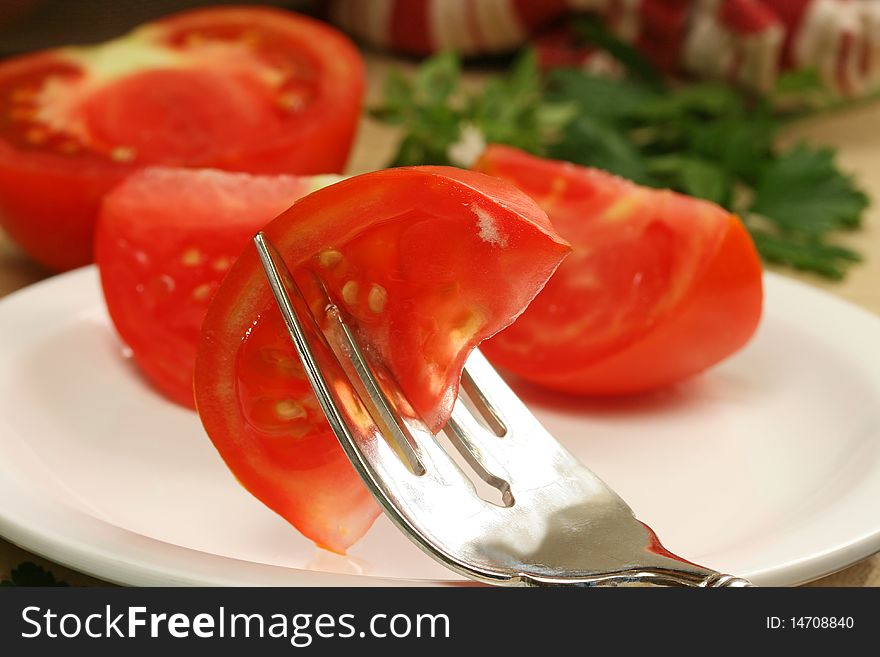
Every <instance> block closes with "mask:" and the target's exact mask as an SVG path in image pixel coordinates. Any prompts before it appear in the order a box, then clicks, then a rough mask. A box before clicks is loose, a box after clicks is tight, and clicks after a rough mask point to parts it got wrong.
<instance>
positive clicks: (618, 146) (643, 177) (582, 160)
mask: <svg viewBox="0 0 880 657" xmlns="http://www.w3.org/2000/svg"><path fill="white" fill-rule="evenodd" d="M549 155H550V157H553V158H555V159H558V160H568V161H569V162H574V163H576V164H582V165H584V166H591V167H596V168H599V169H604V170H605V171H610V172H611V173H615V174H617V175H618V176H623V177H624V178H629V179H630V180H634V181H635V182H638V183H641V184H645V185H648V184H652V183H653V182H654V181H653V180H652V179H651V177H650V175H649V173H648V169H647V166H646V163H645V160H644V157H643V156H642V154H641V153H640V152H639V149H638V148H637V147H636V145H635V144H633V142H632V141H631V140H630V139H629V138H627V136H626V134H625V133H623V132H621V131H620V130H618V129H616V128H615V127H614V126H613V125H611V124H610V123H607V122H605V121H603V120H602V119H600V118H597V117H594V116H591V115H589V114H581V115H580V116H578V117H577V118H576V119H575V120H574V121H572V122H571V123H570V124H569V125H568V128H567V129H566V131H565V133H564V135H563V138H562V139H561V140H560V141H559V143H557V144H555V145H554V146H553V147H552V148H551V149H550V151H549Z"/></svg>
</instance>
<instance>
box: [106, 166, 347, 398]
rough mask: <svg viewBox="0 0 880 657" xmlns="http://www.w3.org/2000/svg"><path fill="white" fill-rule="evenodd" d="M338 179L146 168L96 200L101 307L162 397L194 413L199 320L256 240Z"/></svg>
mask: <svg viewBox="0 0 880 657" xmlns="http://www.w3.org/2000/svg"><path fill="white" fill-rule="evenodd" d="M339 179H340V177H339V176H334V175H325V176H253V175H250V174H246V173H230V172H226V171H218V170H215V169H172V168H164V167H149V168H147V169H143V170H142V171H139V172H137V173H134V174H132V175H131V176H130V177H129V178H127V179H126V180H125V181H124V182H123V183H121V184H120V185H118V186H117V187H115V188H114V189H112V190H111V191H110V193H108V194H107V196H105V197H104V203H103V206H102V209H101V214H100V216H99V218H98V225H97V228H96V231H95V260H96V262H97V264H98V269H99V270H100V272H101V285H102V287H103V289H104V299H105V300H106V302H107V310H108V311H109V312H110V317H111V319H112V320H113V323H114V325H115V326H116V330H117V331H118V332H119V335H120V336H121V337H122V339H123V340H124V341H125V342H126V343H127V344H128V346H129V347H130V348H131V351H132V355H133V356H134V359H135V361H136V362H137V364H138V365H139V366H140V368H141V370H142V371H143V372H144V374H146V376H147V378H148V379H149V380H150V381H151V382H152V383H153V384H154V385H155V386H156V387H157V388H158V389H159V390H161V391H162V392H163V393H164V394H165V395H167V396H168V397H170V398H171V399H173V400H174V401H176V402H178V403H180V404H183V405H185V406H189V407H190V408H194V407H195V402H194V400H193V391H192V373H193V367H194V365H195V360H196V347H197V345H198V341H199V335H200V333H201V329H202V320H203V319H204V317H205V313H206V312H207V310H208V303H209V302H210V300H211V298H212V297H213V296H214V293H215V292H216V291H217V288H218V287H219V286H220V281H221V280H223V277H224V276H225V275H226V272H227V271H228V270H229V267H231V266H232V263H233V262H234V260H235V258H236V257H237V256H238V254H239V253H240V252H241V250H242V249H243V248H244V247H245V245H247V244H248V242H249V240H250V238H251V237H252V236H253V235H254V233H256V232H257V231H258V230H259V229H260V228H262V227H263V226H264V225H266V224H267V223H269V221H271V220H272V219H274V218H275V217H276V216H278V215H279V214H281V212H282V211H283V210H286V209H287V208H289V207H290V206H291V205H292V204H293V202H294V201H295V200H296V199H298V198H300V197H301V196H305V195H306V194H308V193H309V192H311V191H314V190H315V189H318V188H319V187H323V186H324V185H328V184H330V183H332V182H336V181H338V180H339Z"/></svg>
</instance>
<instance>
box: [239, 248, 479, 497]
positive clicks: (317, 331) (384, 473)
mask: <svg viewBox="0 0 880 657" xmlns="http://www.w3.org/2000/svg"><path fill="white" fill-rule="evenodd" d="M254 244H255V246H256V248H257V252H258V254H259V256H260V262H261V264H262V265H263V269H264V270H265V272H266V277H267V279H268V281H269V285H270V287H271V289H272V293H273V296H274V297H275V301H276V302H277V304H278V307H279V309H280V310H281V314H282V317H283V319H284V322H285V325H286V327H287V329H288V332H289V333H290V337H291V339H292V340H293V343H294V346H295V348H296V351H297V354H298V355H299V357H300V360H302V362H303V368H304V369H305V372H306V375H307V377H308V380H309V383H310V384H311V385H312V388H313V390H314V391H315V395H316V396H317V398H318V402H319V403H320V405H321V408H322V410H323V411H324V413H325V415H326V416H327V419H328V422H329V423H330V426H331V428H332V429H333V431H334V433H335V434H336V436H337V438H339V440H340V442H341V443H342V446H343V448H344V449H345V451H346V453H347V455H348V456H349V458H350V459H351V460H352V462H353V463H354V465H355V467H356V468H358V470H359V474H361V477H362V478H364V480H365V482H367V485H368V486H369V487H370V488H371V489H372V490H373V491H374V492H376V490H378V489H381V488H382V486H386V487H393V486H394V485H395V482H399V481H407V479H403V480H401V472H399V468H398V467H397V464H405V469H407V470H408V471H409V473H411V474H414V475H417V476H420V475H423V474H425V473H426V470H430V475H431V476H432V477H438V478H440V479H441V480H444V481H446V482H449V480H450V477H452V478H455V477H457V476H460V474H461V473H460V471H459V470H458V468H457V466H456V465H455V463H454V461H452V459H451V458H449V456H448V455H447V454H446V453H445V452H444V451H443V449H442V448H441V447H440V446H439V445H437V443H436V441H435V439H434V437H433V435H432V434H431V433H430V432H429V431H428V430H427V428H426V427H424V425H423V424H422V423H421V421H420V420H418V419H417V418H415V417H407V416H406V414H404V413H402V412H401V410H400V409H399V407H397V406H396V405H395V404H394V403H393V402H392V401H391V400H390V399H389V398H388V395H386V393H385V391H384V390H383V389H382V387H381V386H380V385H379V383H378V381H377V380H376V377H375V376H374V374H373V373H372V371H371V368H370V366H369V364H368V362H367V359H366V357H365V355H364V353H363V351H362V350H361V348H360V346H359V345H358V343H357V340H355V338H354V336H353V335H352V332H351V329H349V327H348V326H347V325H346V323H345V321H344V320H343V318H342V315H341V313H340V312H339V309H338V308H337V307H336V305H335V304H334V303H333V302H332V301H331V299H330V298H329V295H328V293H327V290H326V288H325V287H324V285H323V283H322V282H321V281H320V280H318V279H317V277H315V280H314V281H313V282H314V283H315V285H316V287H315V293H316V294H318V295H320V298H321V301H322V302H323V303H324V305H325V314H326V318H327V319H328V320H329V324H330V326H329V330H328V333H330V334H332V338H333V340H331V341H328V339H327V336H326V335H325V333H324V331H322V329H321V327H319V326H318V325H317V323H316V321H315V318H314V316H313V315H312V312H311V311H310V310H309V306H308V303H307V302H306V299H305V295H304V294H303V291H302V289H301V288H300V287H299V285H298V284H297V282H296V281H295V280H294V278H293V276H292V275H291V273H290V271H289V270H288V268H287V266H286V264H285V263H284V260H283V258H282V257H281V255H280V254H279V253H278V252H277V250H276V249H275V247H274V245H272V243H271V242H270V241H269V240H268V239H267V238H266V236H265V235H264V234H262V233H258V234H257V235H256V237H255V238H254ZM395 396H396V397H400V396H401V395H395ZM382 436H385V438H386V439H383V438H382ZM426 466H427V468H426ZM408 479H412V478H411V477H410V478H408ZM413 485H414V484H413Z"/></svg>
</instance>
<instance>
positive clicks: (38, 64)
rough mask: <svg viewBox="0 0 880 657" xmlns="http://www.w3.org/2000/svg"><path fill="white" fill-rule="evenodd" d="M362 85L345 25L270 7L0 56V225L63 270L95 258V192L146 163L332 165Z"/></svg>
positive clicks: (193, 16) (346, 139) (192, 16)
mask: <svg viewBox="0 0 880 657" xmlns="http://www.w3.org/2000/svg"><path fill="white" fill-rule="evenodd" d="M363 90H364V72H363V62H362V60H361V58H360V55H359V54H358V52H357V50H356V49H355V47H354V46H353V45H352V44H351V42H350V41H349V40H348V39H347V38H346V37H344V36H343V35H342V34H341V33H339V32H337V31H336V30H335V29H333V28H331V27H329V26H327V25H325V24H323V23H320V22H318V21H315V20H312V19H310V18H306V17H304V16H299V15H297V14H293V13H291V12H286V11H282V10H278V9H271V8H268V7H227V8H223V7H218V8H212V9H202V10H196V11H190V12H185V13H180V14H175V15H173V16H169V17H167V18H164V19H161V20H158V21H155V22H152V23H146V24H144V25H142V26H141V27H139V28H138V29H136V30H134V31H133V32H131V33H130V34H128V35H126V36H123V37H121V38H119V39H116V40H113V41H108V42H106V43H103V44H99V45H96V46H88V47H71V48H59V49H56V50H49V51H44V52H41V53H36V54H31V55H24V56H21V57H17V58H12V59H9V60H6V61H3V62H2V63H0V225H2V226H3V228H5V230H6V231H7V232H8V233H9V234H10V236H11V237H12V238H13V239H14V240H15V241H16V242H18V243H19V245H21V247H22V248H23V249H24V250H25V251H27V252H28V253H29V254H30V255H31V256H32V257H33V258H34V259H36V260H38V261H39V262H41V263H42V264H44V265H45V266H47V267H49V268H51V269H55V270H64V269H70V268H73V267H77V266H80V265H84V264H86V263H88V262H89V261H90V260H91V254H92V231H93V226H94V222H95V219H96V217H97V213H98V207H99V203H100V200H101V198H102V196H103V195H104V194H105V193H106V192H107V191H108V190H109V189H110V188H111V187H113V186H114V185H115V184H116V183H118V182H119V181H121V180H122V179H123V178H124V177H125V176H126V175H127V174H129V173H131V172H132V171H134V170H136V169H139V168H143V167H144V166H147V165H156V164H162V165H173V166H186V167H215V168H220V169H227V170H232V171H246V172H251V173H295V174H319V173H331V172H339V171H341V170H342V168H343V166H344V165H345V161H346V158H347V156H348V151H349V149H350V147H351V142H352V139H353V137H354V133H355V128H356V126H357V122H358V118H359V114H360V107H361V100H362V96H363Z"/></svg>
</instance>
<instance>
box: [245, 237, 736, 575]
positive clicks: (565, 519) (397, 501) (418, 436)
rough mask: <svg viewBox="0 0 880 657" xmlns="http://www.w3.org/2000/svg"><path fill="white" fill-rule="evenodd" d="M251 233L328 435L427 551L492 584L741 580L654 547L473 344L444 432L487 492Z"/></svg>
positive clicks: (334, 316) (324, 293) (327, 299)
mask: <svg viewBox="0 0 880 657" xmlns="http://www.w3.org/2000/svg"><path fill="white" fill-rule="evenodd" d="M254 242H255V246H256V248H257V251H258V253H259V256H260V261H261V263H262V265H263V268H264V270H265V273H266V277H267V279H268V282H269V285H270V287H271V289H272V293H273V296H274V297H275V301H276V302H277V304H278V307H279V309H280V311H281V314H282V317H283V319H284V322H285V325H286V326H287V329H288V332H289V333H290V337H291V340H292V341H293V343H294V346H295V348H296V351H297V353H298V355H299V357H300V359H301V360H302V363H303V367H304V369H305V372H306V375H307V377H308V380H309V382H310V383H311V385H312V388H313V389H314V391H315V394H316V396H317V398H318V401H319V402H320V404H321V408H322V409H323V411H324V413H325V414H326V416H327V419H328V421H329V423H330V426H331V427H332V429H333V431H334V433H335V434H336V436H337V438H338V439H339V441H340V443H341V444H342V448H343V449H344V450H345V453H346V454H347V456H348V457H349V459H350V460H351V462H352V464H353V465H354V467H355V469H356V470H357V472H358V474H359V475H360V476H361V478H362V479H363V481H364V483H365V484H366V485H367V487H368V488H369V490H370V492H371V493H372V494H373V496H374V497H375V498H376V500H377V501H378V502H379V504H380V505H381V506H382V508H383V509H384V511H385V513H386V514H387V515H388V516H389V517H390V518H391V520H392V521H394V523H395V524H396V525H397V526H398V527H399V528H400V529H401V530H402V531H403V532H404V533H405V534H406V535H407V536H408V537H409V538H410V539H412V540H413V541H414V542H415V543H416V544H417V545H418V546H419V547H420V548H422V549H423V550H424V551H425V552H427V553H428V554H429V555H430V556H431V557H433V558H434V559H436V560H437V561H439V562H440V563H442V564H443V565H445V566H447V567H448V568H450V569H451V570H453V571H455V572H457V573H459V574H461V575H464V576H466V577H468V578H471V579H474V580H477V581H480V582H484V583H487V584H494V585H505V586H548V585H576V586H689V587H742V586H751V584H750V583H749V582H748V581H747V580H745V579H742V578H739V577H734V576H732V575H723V574H721V573H719V572H716V571H714V570H711V569H708V568H704V567H702V566H698V565H696V564H694V563H691V562H689V561H687V560H685V559H682V558H680V557H678V556H676V555H674V554H672V553H671V552H669V551H668V550H666V549H665V548H664V547H663V546H662V545H661V544H660V541H659V540H658V539H657V536H656V535H655V534H654V532H653V531H652V530H651V529H650V527H648V526H647V525H646V524H644V523H642V522H641V521H639V520H638V519H637V518H636V517H635V516H634V515H633V512H632V510H631V509H630V508H629V506H628V505H627V504H626V502H624V501H623V499H621V497H620V496H619V495H617V493H615V492H614V491H613V490H611V488H609V487H608V486H607V485H606V484H605V483H604V482H602V481H601V480H600V479H599V478H598V477H597V476H596V475H595V474H593V473H592V472H591V471H590V470H588V469H587V468H586V467H584V466H583V465H582V464H581V463H579V462H578V461H577V459H575V458H574V456H572V455H571V454H570V453H569V452H568V451H567V450H566V449H565V448H564V447H562V445H560V444H559V443H558V442H557V441H556V440H555V439H554V438H553V437H552V436H551V435H550V434H549V433H548V432H547V431H546V430H545V429H544V428H543V427H542V426H541V424H540V422H538V420H537V419H536V418H535V417H534V415H533V414H532V413H531V411H529V410H528V408H526V406H525V404H523V403H522V401H520V399H519V398H518V397H517V396H516V394H514V392H513V391H512V390H511V389H510V388H509V387H508V386H507V384H506V383H505V382H504V380H503V379H502V378H501V377H500V376H499V375H498V373H497V372H495V370H494V369H493V368H492V366H491V365H490V364H489V363H488V361H486V359H485V358H484V357H483V356H482V354H480V353H479V351H478V350H474V352H473V353H472V354H471V356H470V357H469V359H468V361H467V363H466V366H465V369H464V372H463V374H462V381H461V391H460V393H459V396H458V398H457V400H456V401H455V405H454V408H453V412H452V416H451V418H450V420H449V421H448V423H447V425H446V427H445V429H444V431H445V432H446V435H447V437H448V439H449V441H450V442H451V443H452V444H453V445H454V446H455V448H456V449H457V450H458V451H459V452H460V454H461V456H462V457H463V459H464V461H465V462H466V463H467V465H469V466H470V467H471V468H472V469H473V470H474V472H475V473H476V474H477V475H478V476H479V477H480V478H481V479H482V480H483V481H484V482H485V483H486V484H488V486H491V487H492V488H494V489H495V490H496V491H497V493H498V496H499V499H497V500H495V501H489V500H487V499H484V498H483V497H481V496H480V495H478V494H477V491H476V489H475V487H474V485H473V483H472V482H471V480H470V478H469V477H468V476H467V475H466V474H465V472H464V471H463V469H462V468H461V467H459V465H458V464H457V463H456V462H455V460H453V459H452V458H451V457H450V456H449V454H447V453H446V451H445V450H444V449H443V448H442V446H441V445H440V444H439V443H438V442H437V438H436V436H435V435H434V434H433V433H432V432H431V431H430V430H429V429H428V428H427V427H426V426H425V424H424V423H423V422H422V421H421V420H420V419H419V417H418V416H417V414H416V413H415V412H414V411H413V409H412V408H411V407H410V406H409V404H408V403H407V400H406V397H405V396H404V395H403V394H402V392H401V391H400V389H399V388H398V387H397V385H396V383H395V382H394V380H393V378H392V377H391V376H389V375H388V373H387V372H385V371H384V370H383V369H382V368H381V367H380V366H378V364H376V363H371V362H369V360H368V357H367V354H365V351H364V349H362V348H361V346H360V345H359V344H358V341H357V339H356V337H355V333H354V331H353V330H352V328H351V327H350V326H349V324H348V323H347V322H346V319H345V317H344V316H343V314H342V312H341V311H340V309H339V306H338V305H337V304H336V303H335V301H334V300H333V298H332V296H331V295H330V293H329V292H328V290H327V289H326V287H325V286H324V285H323V283H322V281H321V280H320V279H319V278H317V277H316V276H315V275H313V274H311V273H309V272H305V271H304V272H301V273H300V272H298V274H300V275H299V276H298V280H295V279H294V276H293V275H292V274H291V272H290V271H289V270H288V268H287V266H286V264H285V263H284V261H283V259H282V258H281V256H280V254H279V253H278V252H277V250H276V249H275V247H274V246H273V245H272V244H271V242H270V241H269V240H268V238H266V237H265V236H264V235H263V234H262V233H258V234H257V236H256V237H255V238H254Z"/></svg>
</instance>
